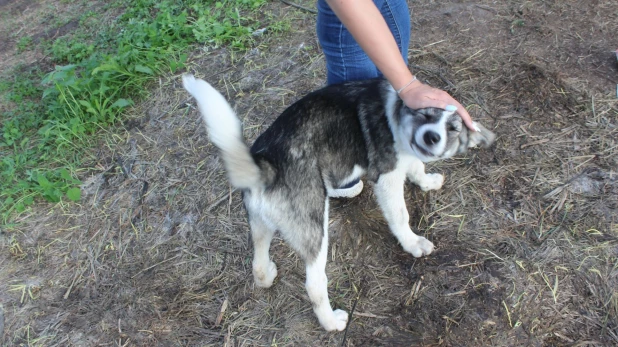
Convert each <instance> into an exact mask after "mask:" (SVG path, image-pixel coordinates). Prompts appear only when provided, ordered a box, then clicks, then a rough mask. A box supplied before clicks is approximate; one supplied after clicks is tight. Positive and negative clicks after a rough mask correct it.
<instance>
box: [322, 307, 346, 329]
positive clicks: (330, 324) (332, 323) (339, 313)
mask: <svg viewBox="0 0 618 347" xmlns="http://www.w3.org/2000/svg"><path fill="white" fill-rule="evenodd" d="M320 324H322V327H324V329H326V331H335V330H336V331H342V330H343V329H345V327H346V326H347V325H348V313H347V312H346V311H344V310H334V311H333V313H332V314H331V315H329V317H326V318H325V319H323V320H322V319H320Z"/></svg>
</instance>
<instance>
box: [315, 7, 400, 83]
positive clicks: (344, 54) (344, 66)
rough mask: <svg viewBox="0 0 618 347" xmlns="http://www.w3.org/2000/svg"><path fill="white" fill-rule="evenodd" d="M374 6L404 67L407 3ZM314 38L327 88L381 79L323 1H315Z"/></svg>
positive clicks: (367, 58)
mask: <svg viewBox="0 0 618 347" xmlns="http://www.w3.org/2000/svg"><path fill="white" fill-rule="evenodd" d="M374 3H375V5H376V7H377V8H378V9H379V10H380V12H381V13H382V15H383V16H384V19H385V21H386V23H387V25H388V26H389V28H390V29H391V32H392V33H393V36H394V37H395V40H396V41H397V45H398V46H399V49H400V51H401V53H402V56H403V58H404V60H405V61H406V63H407V61H408V59H407V56H408V46H409V41H410V15H409V10H408V5H407V3H406V1H405V0H374ZM317 35H318V40H319V42H320V45H321V46H322V50H323V52H324V56H325V57H326V68H327V71H328V76H327V79H328V84H336V83H342V82H346V81H354V80H362V79H368V78H374V77H378V76H381V73H380V71H378V69H377V68H376V66H375V65H374V64H373V62H372V61H371V59H369V57H368V56H367V54H365V52H364V51H363V49H362V48H361V47H360V46H359V45H358V44H357V43H356V40H354V38H353V37H352V34H350V32H349V31H348V30H347V29H346V28H345V26H344V25H343V24H342V23H341V21H340V20H339V18H337V16H336V15H335V13H334V12H333V11H332V10H331V9H330V7H329V6H328V4H327V3H326V1H325V0H318V18H317Z"/></svg>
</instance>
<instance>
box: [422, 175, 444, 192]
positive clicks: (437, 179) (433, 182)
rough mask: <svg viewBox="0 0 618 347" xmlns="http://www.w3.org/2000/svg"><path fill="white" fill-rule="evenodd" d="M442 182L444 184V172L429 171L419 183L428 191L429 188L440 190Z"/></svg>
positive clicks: (423, 189)
mask: <svg viewBox="0 0 618 347" xmlns="http://www.w3.org/2000/svg"><path fill="white" fill-rule="evenodd" d="M442 184H444V176H443V175H442V174H439V173H429V174H425V177H424V178H423V180H422V181H421V182H419V184H418V185H419V187H421V190H422V191H424V192H426V191H428V190H438V189H440V188H442Z"/></svg>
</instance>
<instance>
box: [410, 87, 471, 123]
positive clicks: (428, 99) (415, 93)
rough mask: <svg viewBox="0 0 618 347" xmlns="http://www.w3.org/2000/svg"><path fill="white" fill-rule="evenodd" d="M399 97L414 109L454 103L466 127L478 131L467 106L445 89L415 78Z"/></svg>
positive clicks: (445, 106) (444, 106)
mask: <svg viewBox="0 0 618 347" xmlns="http://www.w3.org/2000/svg"><path fill="white" fill-rule="evenodd" d="M399 97H400V98H401V99H402V100H403V103H404V104H406V106H408V107H409V108H411V109H414V110H418V109H421V108H427V107H436V108H441V109H447V107H448V106H449V105H452V106H454V107H456V108H457V113H458V114H459V115H460V116H461V119H462V120H463V122H464V124H465V125H466V127H468V129H470V130H472V131H478V129H477V127H476V126H475V125H474V123H473V122H472V118H471V117H470V114H469V113H468V111H466V108H465V107H463V106H462V105H461V104H460V103H459V102H458V101H457V100H455V99H454V98H453V97H452V96H450V95H449V93H447V92H445V91H443V90H440V89H438V88H434V87H431V86H429V85H426V84H423V83H422V82H420V81H418V80H415V81H413V82H412V83H411V84H410V85H409V86H407V87H405V89H404V90H402V91H401V93H400V94H399Z"/></svg>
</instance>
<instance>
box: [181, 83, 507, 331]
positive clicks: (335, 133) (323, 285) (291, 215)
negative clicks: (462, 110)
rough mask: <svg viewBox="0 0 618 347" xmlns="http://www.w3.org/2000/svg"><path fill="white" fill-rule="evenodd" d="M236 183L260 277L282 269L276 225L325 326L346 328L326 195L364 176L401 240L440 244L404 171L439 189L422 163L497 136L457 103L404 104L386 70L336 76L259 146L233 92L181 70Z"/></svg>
mask: <svg viewBox="0 0 618 347" xmlns="http://www.w3.org/2000/svg"><path fill="white" fill-rule="evenodd" d="M183 85H184V88H185V89H186V90H187V91H188V92H189V93H190V94H191V95H192V96H193V97H194V98H195V99H196V101H197V104H198V108H199V111H200V113H201V115H202V117H203V119H204V121H205V123H206V128H207V131H208V134H209V136H210V139H211V141H212V142H213V143H214V145H215V146H216V147H218V148H219V150H220V153H221V158H222V159H223V162H224V165H225V169H226V171H227V174H228V176H229V180H230V182H231V184H232V185H233V186H234V187H236V188H238V189H240V190H241V191H242V194H243V201H244V205H245V208H246V210H247V214H248V220H249V224H250V227H251V236H252V239H253V247H254V254H253V263H252V267H253V276H254V280H255V284H256V285H257V286H258V287H262V288H269V287H270V286H271V285H272V284H273V280H274V279H275V277H277V267H276V265H275V263H274V262H273V261H272V260H270V256H269V248H270V243H271V239H272V237H273V234H274V233H275V231H279V232H280V234H281V236H282V237H283V239H285V241H286V242H287V243H288V244H289V245H290V246H291V247H292V248H293V249H294V250H295V251H296V252H297V253H298V255H299V256H300V257H301V258H302V259H303V260H304V262H305V266H306V273H307V275H306V283H305V287H306V289H307V293H308V294H309V299H310V300H311V303H312V305H313V310H314V312H315V314H316V316H317V318H318V320H319V322H320V324H321V325H322V327H323V328H324V329H326V330H327V331H334V330H338V331H341V330H343V329H345V327H346V325H347V322H348V313H347V312H345V311H343V310H340V309H337V310H333V309H332V307H331V305H330V301H329V298H328V291H327V278H326V272H325V267H326V258H327V252H328V206H329V204H328V202H329V198H336V197H354V196H356V195H358V194H359V193H360V192H361V191H362V189H363V181H362V180H361V178H364V179H366V180H368V181H371V182H373V183H374V194H375V196H376V197H377V200H378V204H379V205H380V208H381V210H382V212H383V214H384V217H385V219H386V221H387V222H388V225H389V228H390V230H391V232H392V233H393V234H394V235H395V237H396V238H397V240H398V241H399V243H400V244H401V246H402V247H403V249H404V250H405V251H406V252H408V253H410V254H412V255H413V256H414V257H421V256H423V255H429V254H430V253H431V252H432V251H433V249H434V245H433V244H432V243H431V242H430V241H429V240H427V239H426V238H424V237H422V236H418V235H416V234H414V233H413V232H412V230H411V229H410V225H409V215H408V211H407V208H406V204H405V200H404V183H405V180H406V178H407V179H409V180H410V181H412V182H413V183H415V184H417V185H418V186H419V187H420V188H421V190H423V191H428V190H434V189H440V188H441V187H442V184H443V182H444V177H443V176H442V175H441V174H439V173H425V165H424V162H430V161H435V160H440V159H445V158H449V157H452V156H454V155H456V154H461V153H464V152H466V151H467V150H468V148H470V147H474V146H476V145H481V146H483V147H488V146H490V145H491V144H492V143H493V141H494V139H495V135H494V134H493V133H492V132H491V131H489V130H487V129H486V128H485V127H483V126H481V125H480V124H478V123H476V125H475V126H477V130H478V131H469V130H468V129H467V128H466V127H465V126H464V124H463V121H462V119H461V117H459V115H457V114H456V113H455V112H454V111H453V110H448V111H447V110H442V109H436V108H426V109H421V110H412V109H410V108H408V107H406V106H405V105H404V104H403V102H402V100H401V99H400V98H399V97H398V96H397V93H396V91H395V90H394V89H393V87H392V86H391V85H390V83H388V82H387V81H386V80H384V79H373V80H366V81H358V82H348V83H344V84H339V85H331V86H327V87H325V88H322V89H319V90H317V91H315V92H312V93H310V94H308V95H307V96H305V97H303V98H301V99H300V100H298V101H297V102H295V103H294V104H293V105H291V106H290V107H288V108H287V109H286V110H285V111H283V113H282V114H281V115H280V116H279V117H278V118H277V119H276V120H275V121H274V122H273V123H272V125H271V126H270V127H269V128H268V129H266V130H265V131H264V132H263V133H262V134H261V135H260V136H259V137H258V138H257V140H256V141H255V143H254V144H253V146H252V147H250V148H249V146H248V145H247V144H246V142H245V140H244V138H243V135H242V124H241V122H240V120H239V119H238V117H237V116H236V114H235V113H234V111H233V110H232V108H231V106H230V105H229V103H228V102H227V101H226V99H225V98H224V97H223V96H222V95H221V94H220V93H219V92H217V91H216V90H215V89H214V88H213V87H212V86H211V85H210V84H208V83H207V82H205V81H203V80H200V79H195V78H194V77H193V76H192V75H184V76H183Z"/></svg>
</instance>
